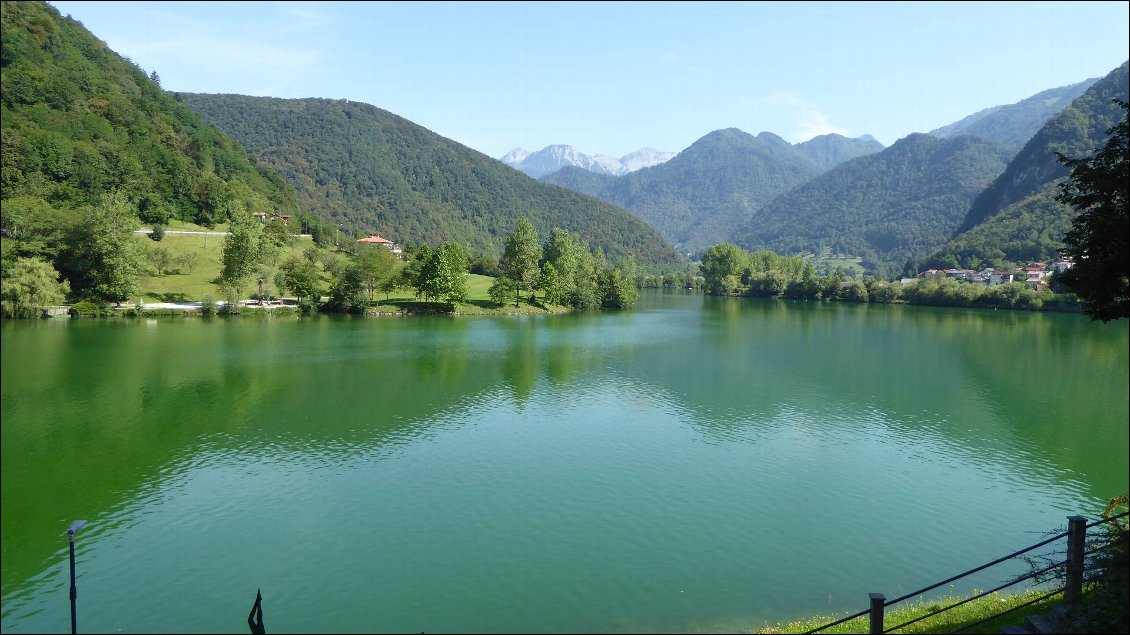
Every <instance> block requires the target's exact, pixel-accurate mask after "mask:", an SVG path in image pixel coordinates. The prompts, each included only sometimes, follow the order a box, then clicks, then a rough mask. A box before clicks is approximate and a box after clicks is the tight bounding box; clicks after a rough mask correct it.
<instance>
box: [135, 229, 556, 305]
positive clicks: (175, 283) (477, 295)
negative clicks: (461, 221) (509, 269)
mask: <svg viewBox="0 0 1130 635" xmlns="http://www.w3.org/2000/svg"><path fill="white" fill-rule="evenodd" d="M168 229H169V230H178V231H194V232H201V233H196V234H166V235H165V237H164V239H163V240H161V241H154V240H152V239H151V238H149V236H147V235H145V234H136V235H135V239H136V240H137V241H139V243H140V244H141V246H142V249H144V250H145V252H146V254H147V255H148V254H149V253H150V252H152V251H154V250H156V249H165V250H167V251H168V254H169V256H170V258H171V259H172V260H174V261H175V260H177V259H182V258H184V257H186V256H189V255H194V257H195V260H196V262H195V265H194V266H193V267H192V268H191V269H187V268H185V269H182V270H181V272H180V273H174V274H165V275H160V276H158V275H155V274H153V273H152V272H150V273H149V274H148V275H144V276H141V277H140V278H139V282H140V283H141V300H142V301H143V302H147V303H155V302H199V301H200V300H202V299H204V298H205V297H207V296H211V297H212V298H215V299H219V298H221V296H222V291H221V290H220V289H219V287H217V286H216V285H215V284H213V283H212V281H213V280H215V279H216V277H217V276H218V275H219V274H220V268H221V258H222V247H223V244H224V237H223V236H210V235H207V234H205V233H203V232H206V231H214V232H220V231H225V228H224V227H221V226H217V227H215V228H213V229H211V230H208V229H205V228H203V227H198V226H195V225H190V224H187V223H176V224H170V225H169V227H168ZM311 245H313V242H312V241H311V240H310V239H309V238H299V239H297V240H296V242H295V244H294V245H293V246H290V247H288V248H286V250H285V251H284V253H282V254H280V256H279V260H280V261H282V260H285V259H286V258H287V257H288V256H289V255H290V253H302V252H303V251H304V250H305V249H307V248H309V247H310V246H311ZM493 282H494V278H491V277H488V276H480V275H476V274H467V291H468V293H467V300H466V302H457V303H449V302H422V301H420V300H419V299H417V298H416V296H415V293H414V292H413V291H412V290H411V289H398V290H396V291H394V292H392V293H390V294H388V295H387V296H386V295H385V294H383V293H378V294H376V295H374V298H373V306H371V307H370V308H369V310H368V311H367V312H366V313H367V314H368V315H421V314H452V315H546V314H551V313H568V312H569V311H570V309H569V308H568V307H562V306H554V305H545V304H542V303H541V302H540V301H534V302H530V301H529V297H528V294H526V296H525V297H523V298H522V299H521V300H520V301H519V302H518V306H515V305H514V303H513V302H507V303H506V304H503V305H501V306H499V305H498V304H495V303H494V301H492V300H491V299H490V296H489V295H488V293H487V291H488V289H490V286H491V284H492V283H493ZM272 310H274V309H265V310H264V311H262V312H269V311H272ZM259 312H260V311H251V313H259ZM160 313H161V314H162V315H165V314H172V313H170V312H169V311H161V312H160Z"/></svg>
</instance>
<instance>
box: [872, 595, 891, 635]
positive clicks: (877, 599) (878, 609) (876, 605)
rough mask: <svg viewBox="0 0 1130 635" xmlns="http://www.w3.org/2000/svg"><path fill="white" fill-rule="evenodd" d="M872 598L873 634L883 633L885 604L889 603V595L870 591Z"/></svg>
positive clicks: (880, 634)
mask: <svg viewBox="0 0 1130 635" xmlns="http://www.w3.org/2000/svg"><path fill="white" fill-rule="evenodd" d="M867 597H869V598H871V630H870V631H869V632H870V633H871V635H882V633H883V606H885V605H886V603H887V596H885V595H883V594H882V593H868V594H867Z"/></svg>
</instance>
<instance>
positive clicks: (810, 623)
mask: <svg viewBox="0 0 1130 635" xmlns="http://www.w3.org/2000/svg"><path fill="white" fill-rule="evenodd" d="M1044 593H1046V592H1045V591H1026V592H1024V593H1017V594H1002V593H993V594H991V595H987V596H985V597H983V598H981V599H979V600H973V601H972V602H969V603H967V604H963V605H961V606H959V607H957V608H954V609H950V610H948V611H945V612H944V613H940V614H938V615H935V616H933V617H928V618H926V619H924V620H922V621H919V622H915V623H913V624H911V625H909V626H906V627H904V628H900V629H896V630H894V631H891V632H893V633H952V632H954V631H955V630H957V629H959V628H961V627H963V626H965V625H966V624H972V623H974V622H979V621H981V620H983V619H986V618H988V617H990V616H993V615H997V614H999V613H1001V612H1002V611H1006V610H1008V609H1010V608H1013V607H1016V606H1020V605H1022V604H1024V603H1025V602H1031V601H1032V600H1034V599H1036V598H1037V597H1039V596H1041V595H1043V594H1044ZM963 599H964V598H955V597H945V598H938V599H934V600H930V601H918V602H911V603H908V604H907V605H906V606H904V607H902V608H899V607H896V608H894V609H891V610H889V611H887V614H886V616H885V617H886V619H885V620H884V627H885V628H891V627H893V626H897V625H899V624H903V623H905V622H909V621H910V620H912V619H915V618H918V617H921V616H923V615H926V614H927V613H930V612H932V611H935V610H937V609H940V608H943V607H946V606H949V605H951V604H954V603H956V602H960V601H961V600H963ZM1061 601H1062V596H1061V595H1055V596H1052V597H1051V598H1049V599H1047V600H1043V601H1041V602H1037V603H1035V604H1032V605H1030V606H1027V607H1024V608H1022V609H1019V610H1017V611H1015V612H1013V613H1009V614H1008V615H1004V616H1001V617H998V618H995V619H992V620H989V621H988V622H985V623H984V624H981V625H980V626H976V627H973V628H971V629H969V630H966V631H962V632H964V633H1000V632H1001V629H1003V628H1004V627H1006V626H1017V625H1020V624H1022V623H1023V622H1024V618H1025V617H1027V616H1029V615H1042V614H1044V613H1047V612H1048V611H1049V610H1050V609H1051V607H1052V606H1054V605H1055V604H1058V603H1060V602H1061ZM861 610H862V609H861ZM841 617H844V616H843V615H841V616H817V617H812V618H808V619H804V620H798V621H795V622H787V623H783V624H782V623H778V624H776V625H775V626H767V627H764V628H761V629H758V630H754V631H752V632H754V633H805V632H807V631H810V630H812V629H814V628H819V627H820V626H823V625H824V624H827V623H829V622H834V621H836V620H837V619H840V618H841ZM869 625H870V622H869V621H868V617H867V616H866V615H865V616H863V617H859V618H856V619H854V620H850V621H847V622H844V623H843V624H839V625H837V626H833V627H832V628H829V629H827V630H823V631H820V632H821V633H866V632H868V628H869Z"/></svg>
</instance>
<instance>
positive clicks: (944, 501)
mask: <svg viewBox="0 0 1130 635" xmlns="http://www.w3.org/2000/svg"><path fill="white" fill-rule="evenodd" d="M0 337H2V350H3V354H2V356H0V360H2V365H3V366H2V388H3V394H2V415H3V416H2V424H0V430H2V434H3V437H2V445H0V447H2V452H3V462H2V469H3V479H2V487H3V497H2V508H3V518H2V533H3V535H2V537H3V545H2V546H3V612H2V626H3V628H2V630H3V631H4V632H5V633H30V632H59V633H62V632H67V631H68V630H69V627H70V624H69V619H70V612H69V600H68V596H67V586H68V569H67V549H66V547H67V545H66V538H65V530H66V528H67V526H68V525H69V524H70V523H71V521H73V520H75V519H80V518H81V519H87V520H89V521H90V525H89V527H88V528H87V529H84V530H83V531H82V532H80V533H79V536H78V541H77V545H78V572H79V577H78V588H79V597H78V617H79V629H80V630H81V631H85V632H109V631H122V632H134V633H143V632H185V633H195V632H240V631H243V630H244V629H245V628H246V621H245V620H246V617H247V611H248V609H249V608H250V605H251V603H252V601H253V600H254V597H255V591H256V589H257V588H262V589H263V597H264V604H263V606H264V612H265V618H264V619H265V623H266V627H267V630H268V631H269V632H271V631H273V632H301V631H307V632H334V633H336V632H376V631H380V632H421V631H425V632H452V631H458V632H522V633H526V632H607V631H688V630H698V631H701V630H711V629H719V630H736V629H744V628H752V627H757V626H759V625H762V624H764V623H767V622H768V623H772V622H774V621H777V620H787V619H792V618H796V617H801V616H806V615H809V614H815V613H824V614H830V613H833V612H843V611H853V612H854V611H856V610H860V609H862V608H864V607H865V606H866V600H867V595H866V594H867V593H868V592H872V591H874V592H883V593H886V594H887V596H888V597H894V596H895V595H901V594H902V593H905V592H908V591H911V590H914V589H917V588H920V587H922V586H925V585H927V584H930V583H933V582H935V581H937V580H940V579H943V578H946V577H949V576H950V575H953V574H956V573H959V572H961V571H964V570H966V569H968V568H971V567H974V566H977V565H979V564H982V563H984V562H987V561H988V560H992V559H994V558H996V557H999V556H1001V555H1004V554H1006V553H1009V552H1011V551H1013V550H1015V549H1018V548H1020V547H1024V546H1027V545H1029V544H1032V543H1034V542H1037V541H1039V540H1040V539H1041V538H1042V537H1043V535H1044V534H1045V532H1049V531H1052V530H1058V529H1061V528H1062V527H1063V526H1064V525H1065V517H1066V516H1068V515H1072V514H1082V515H1085V516H1088V517H1090V518H1096V517H1097V513H1098V510H1100V509H1101V508H1102V505H1103V502H1104V501H1105V499H1107V498H1109V497H1110V496H1113V495H1115V494H1118V493H1121V492H1123V491H1125V490H1126V489H1127V480H1128V476H1127V474H1128V465H1130V461H1128V449H1127V448H1128V439H1127V419H1128V407H1127V402H1128V389H1127V378H1128V377H1127V366H1128V364H1127V350H1128V338H1127V325H1126V322H1125V320H1123V321H1121V322H1119V323H1115V324H1109V325H1102V324H1095V323H1091V322H1090V321H1088V320H1087V319H1086V318H1084V317H1082V316H1078V315H1056V314H1038V313H1024V312H1005V311H978V310H942V309H931V308H922V307H887V306H854V305H844V304H830V303H825V304H804V303H789V302H784V301H754V300H743V299H720V298H702V297H700V296H696V295H681V294H673V295H672V294H663V293H645V294H644V297H643V298H642V300H641V306H640V308H639V309H638V310H637V311H634V312H631V313H624V314H606V315H581V316H561V317H546V318H434V319H433V318H412V319H399V318H389V319H341V318H329V317H320V318H306V319H298V318H274V319H255V318H251V319H247V318H245V319H236V320H230V321H225V320H222V319H219V320H213V321H205V320H200V319H175V318H174V319H160V320H115V321H95V320H89V321H85V320H84V321H66V320H51V321H44V322H19V323H11V322H8V323H4V324H3V325H2V326H0ZM1023 570H1026V567H1025V565H1024V564H1023V563H1018V564H1016V565H1014V566H1013V567H1012V569H1011V570H999V569H998V570H994V571H992V572H990V573H988V574H986V575H985V576H982V577H979V578H975V579H974V580H972V581H969V582H962V583H961V584H959V585H957V586H955V587H952V588H948V589H946V590H947V591H956V592H961V591H965V590H968V589H969V588H971V587H973V586H976V587H978V588H982V589H983V588H988V587H989V586H995V585H996V584H998V583H999V582H1000V581H1002V580H1003V579H1005V578H1006V577H1008V576H1009V575H1010V574H1014V573H1017V572H1019V571H1023Z"/></svg>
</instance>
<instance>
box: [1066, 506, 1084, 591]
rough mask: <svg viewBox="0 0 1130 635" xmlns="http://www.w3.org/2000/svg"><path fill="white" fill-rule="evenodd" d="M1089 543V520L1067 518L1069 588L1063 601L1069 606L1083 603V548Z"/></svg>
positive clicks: (1076, 517)
mask: <svg viewBox="0 0 1130 635" xmlns="http://www.w3.org/2000/svg"><path fill="white" fill-rule="evenodd" d="M1086 542H1087V519H1086V518H1083V517H1082V516H1068V517H1067V586H1066V587H1064V590H1063V600H1064V602H1066V603H1067V605H1068V606H1079V605H1080V604H1082V603H1083V568H1084V563H1083V548H1084V545H1085V544H1086Z"/></svg>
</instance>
